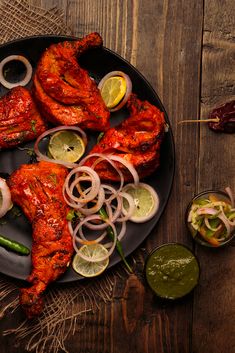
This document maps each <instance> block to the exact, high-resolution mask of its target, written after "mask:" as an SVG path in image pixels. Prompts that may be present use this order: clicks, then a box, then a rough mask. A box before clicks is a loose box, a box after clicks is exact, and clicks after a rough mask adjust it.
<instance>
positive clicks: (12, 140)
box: [0, 86, 47, 150]
mask: <svg viewBox="0 0 235 353" xmlns="http://www.w3.org/2000/svg"><path fill="white" fill-rule="evenodd" d="M46 128H47V127H46V123H45V122H44V121H43V119H42V118H41V116H40V114H39V112H38V110H37V108H36V105H35V103H34V101H33V99H32V97H31V94H30V92H29V91H28V90H27V89H26V88H24V87H21V86H18V87H15V88H13V89H11V90H10V91H9V92H8V93H7V94H6V95H5V96H3V97H2V98H0V150H1V149H6V148H12V147H15V146H18V145H19V144H21V143H23V142H27V141H31V140H34V139H36V137H37V136H39V135H40V134H41V133H43V132H44V131H45V130H46Z"/></svg>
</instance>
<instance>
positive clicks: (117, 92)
mask: <svg viewBox="0 0 235 353" xmlns="http://www.w3.org/2000/svg"><path fill="white" fill-rule="evenodd" d="M126 89H127V85H126V80H125V78H124V77H122V76H113V77H110V78H108V79H107V80H106V81H105V82H104V84H103V86H102V87H101V91H100V92H101V96H102V98H103V101H104V103H105V105H106V107H107V108H108V109H111V108H114V107H115V106H116V105H118V103H119V102H121V100H122V99H123V97H124V96H125V94H126Z"/></svg>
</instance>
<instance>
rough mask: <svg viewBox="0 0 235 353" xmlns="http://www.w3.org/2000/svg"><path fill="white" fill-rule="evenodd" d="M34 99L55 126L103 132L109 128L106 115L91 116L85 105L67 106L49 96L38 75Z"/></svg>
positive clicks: (35, 80) (35, 79)
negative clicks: (71, 126)
mask: <svg viewBox="0 0 235 353" xmlns="http://www.w3.org/2000/svg"><path fill="white" fill-rule="evenodd" d="M33 82H34V97H35V99H36V101H37V103H38V106H39V109H40V111H41V113H42V114H43V116H45V118H46V120H47V121H50V122H51V123H52V124H54V125H79V126H80V127H81V128H83V129H90V130H97V131H103V130H106V129H107V128H108V127H109V120H107V117H106V116H105V115H102V116H100V117H97V116H95V115H94V114H91V113H90V112H89V111H88V110H87V109H86V107H85V106H83V105H75V104H74V105H65V104H61V103H59V102H58V101H56V100H55V99H54V98H52V97H50V96H48V95H47V94H46V92H45V91H44V90H43V88H42V86H41V84H40V82H39V80H38V78H37V75H35V76H34V79H33Z"/></svg>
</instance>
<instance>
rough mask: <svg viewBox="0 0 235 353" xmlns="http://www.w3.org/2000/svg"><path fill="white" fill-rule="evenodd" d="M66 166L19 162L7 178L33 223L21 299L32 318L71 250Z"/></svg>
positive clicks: (13, 195) (38, 312) (66, 262)
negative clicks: (28, 266) (65, 193)
mask: <svg viewBox="0 0 235 353" xmlns="http://www.w3.org/2000/svg"><path fill="white" fill-rule="evenodd" d="M66 176H67V169H66V168H65V167H63V166H61V165H57V164H54V163H50V162H39V163H36V164H28V165H22V166H21V167H20V168H19V169H18V170H16V171H15V172H13V174H12V175H11V176H10V178H9V180H8V185H9V187H10V190H11V195H12V201H13V202H14V203H16V204H18V205H19V206H20V207H21V208H22V210H23V212H24V213H25V215H26V217H27V218H28V219H29V221H30V222H31V223H32V230H33V235H32V236H33V244H32V272H31V274H30V275H29V277H28V278H27V280H28V282H29V283H30V284H31V286H30V287H29V288H23V289H21V293H20V303H21V304H22V306H23V308H24V309H25V311H26V315H27V316H28V317H29V318H31V317H33V316H36V315H38V314H40V312H41V311H42V309H43V301H42V293H43V292H44V291H45V289H46V287H47V286H48V284H49V283H50V282H52V281H55V280H56V279H57V278H58V277H59V276H60V275H62V274H63V273H64V272H65V270H66V269H67V266H68V265H69V263H70V260H71V257H72V254H73V245H72V238H71V235H70V233H69V230H68V224H67V221H66V215H67V212H68V210H69V209H68V206H67V205H66V203H65V201H64V198H63V195H62V188H63V184H64V181H65V178H66Z"/></svg>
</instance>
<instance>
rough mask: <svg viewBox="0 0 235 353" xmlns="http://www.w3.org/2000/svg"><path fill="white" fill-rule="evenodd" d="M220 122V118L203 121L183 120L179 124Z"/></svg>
mask: <svg viewBox="0 0 235 353" xmlns="http://www.w3.org/2000/svg"><path fill="white" fill-rule="evenodd" d="M219 121H220V119H219V118H213V119H202V120H193V119H192V120H181V121H179V122H178V124H179V125H180V124H184V123H210V122H212V123H218V122H219Z"/></svg>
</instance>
